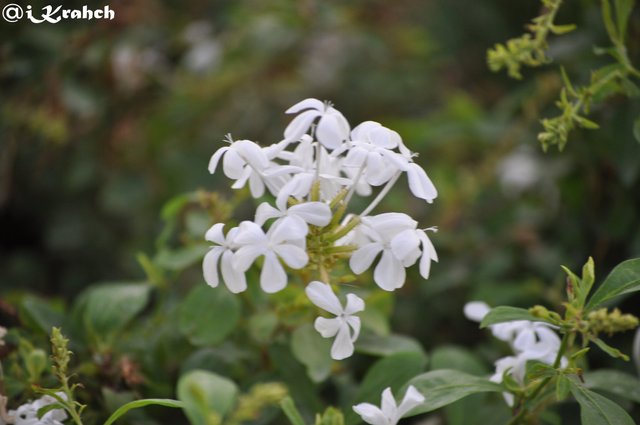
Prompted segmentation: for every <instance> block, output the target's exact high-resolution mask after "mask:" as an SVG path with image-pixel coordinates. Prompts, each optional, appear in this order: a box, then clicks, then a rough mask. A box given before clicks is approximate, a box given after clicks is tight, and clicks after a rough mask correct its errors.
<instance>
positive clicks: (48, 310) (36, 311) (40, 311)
mask: <svg viewBox="0 0 640 425" xmlns="http://www.w3.org/2000/svg"><path fill="white" fill-rule="evenodd" d="M20 319H21V320H22V321H23V322H25V323H27V324H28V325H29V326H31V327H33V328H37V329H38V330H40V331H42V332H44V333H45V334H47V335H49V333H50V332H51V328H52V327H54V326H55V327H60V326H62V323H63V321H64V316H63V314H62V312H61V311H59V310H58V309H56V308H55V306H54V305H52V304H51V303H49V302H47V301H45V300H43V299H40V298H36V297H33V296H26V297H25V298H24V299H23V300H22V305H21V309H20Z"/></svg>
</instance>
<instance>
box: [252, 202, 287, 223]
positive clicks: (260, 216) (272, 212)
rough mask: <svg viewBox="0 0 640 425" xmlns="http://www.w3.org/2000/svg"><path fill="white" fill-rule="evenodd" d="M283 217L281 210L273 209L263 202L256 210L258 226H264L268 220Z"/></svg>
mask: <svg viewBox="0 0 640 425" xmlns="http://www.w3.org/2000/svg"><path fill="white" fill-rule="evenodd" d="M281 216H282V212H281V211H280V210H278V209H276V208H274V207H272V206H271V205H269V203H268V202H263V203H261V204H260V205H259V206H258V208H257V209H256V218H255V220H254V222H255V223H256V224H257V225H258V226H262V225H263V224H264V223H265V222H266V221H267V220H269V219H272V218H278V217H281Z"/></svg>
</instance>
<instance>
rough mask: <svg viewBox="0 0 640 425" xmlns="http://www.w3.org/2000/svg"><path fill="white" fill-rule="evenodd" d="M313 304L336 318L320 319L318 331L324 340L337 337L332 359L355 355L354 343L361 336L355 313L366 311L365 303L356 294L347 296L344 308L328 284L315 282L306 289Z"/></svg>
mask: <svg viewBox="0 0 640 425" xmlns="http://www.w3.org/2000/svg"><path fill="white" fill-rule="evenodd" d="M305 292H306V293H307V297H309V299H310V300H311V302H312V303H313V304H315V305H316V306H318V307H320V308H321V309H323V310H326V311H328V312H329V313H331V314H334V315H335V316H336V317H335V318H332V319H327V318H325V317H318V318H317V319H316V321H315V328H316V330H317V331H318V332H319V333H320V335H322V337H323V338H331V337H334V336H335V337H336V339H335V340H334V341H333V345H332V347H331V358H333V359H334V360H343V359H346V358H347V357H350V356H351V355H352V354H353V343H354V342H355V341H356V340H357V339H358V335H359V334H360V318H359V317H357V316H354V314H355V313H358V312H360V311H363V310H364V301H363V300H362V298H360V297H358V296H357V295H355V294H347V304H346V306H345V307H344V308H343V307H342V304H341V303H340V300H339V299H338V297H337V296H336V294H334V293H333V290H332V289H331V286H330V285H329V284H327V283H323V282H319V281H314V282H311V283H310V284H309V285H308V286H307V288H306V289H305Z"/></svg>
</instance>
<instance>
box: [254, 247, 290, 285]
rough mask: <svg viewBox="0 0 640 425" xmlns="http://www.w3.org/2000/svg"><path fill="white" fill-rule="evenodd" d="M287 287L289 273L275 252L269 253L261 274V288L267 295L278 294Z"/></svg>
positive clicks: (266, 255) (265, 257)
mask: <svg viewBox="0 0 640 425" xmlns="http://www.w3.org/2000/svg"><path fill="white" fill-rule="evenodd" d="M285 286H287V273H286V272H285V271H284V267H282V264H280V261H278V257H276V254H274V253H273V252H270V251H269V252H267V253H265V256H264V264H263V265H262V271H261V272H260V287H261V288H262V290H263V291H264V292H266V293H267V294H273V293H275V292H278V291H280V290H282V289H284V287H285Z"/></svg>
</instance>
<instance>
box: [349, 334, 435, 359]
mask: <svg viewBox="0 0 640 425" xmlns="http://www.w3.org/2000/svg"><path fill="white" fill-rule="evenodd" d="M356 351H358V352H360V353H366V354H371V355H374V356H389V355H391V354H396V353H406V352H414V353H421V354H424V350H423V349H422V346H421V345H420V343H419V342H418V341H416V340H415V339H413V338H411V337H409V336H405V335H398V334H391V335H387V336H381V335H377V334H374V333H372V332H363V333H362V334H361V335H360V337H359V338H358V340H357V341H356Z"/></svg>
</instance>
